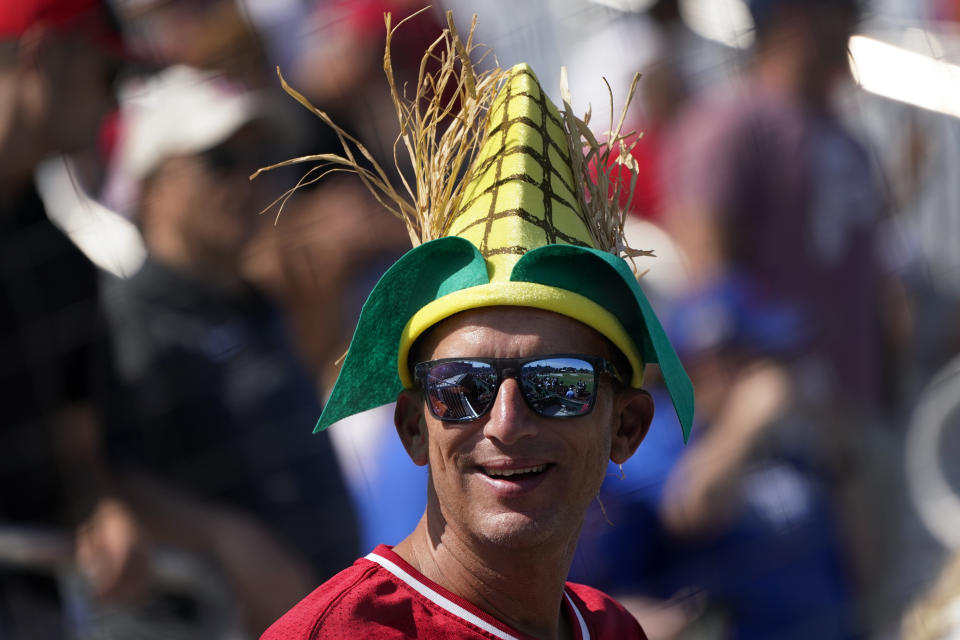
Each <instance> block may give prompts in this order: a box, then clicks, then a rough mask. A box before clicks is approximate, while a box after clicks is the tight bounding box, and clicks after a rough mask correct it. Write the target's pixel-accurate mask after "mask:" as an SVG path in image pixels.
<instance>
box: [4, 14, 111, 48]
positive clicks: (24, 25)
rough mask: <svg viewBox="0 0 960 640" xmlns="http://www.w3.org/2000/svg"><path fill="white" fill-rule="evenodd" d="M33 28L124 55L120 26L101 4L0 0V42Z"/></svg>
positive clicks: (17, 36) (16, 36)
mask: <svg viewBox="0 0 960 640" xmlns="http://www.w3.org/2000/svg"><path fill="white" fill-rule="evenodd" d="M34 25H44V26H46V27H48V28H50V29H53V30H54V31H57V32H59V33H69V34H73V35H78V36H81V37H85V38H87V39H88V40H89V41H90V42H92V43H93V44H94V45H96V46H98V47H100V48H102V49H105V50H107V51H109V52H111V53H115V54H117V55H123V56H125V55H126V48H125V47H124V43H123V36H122V33H121V31H120V26H119V24H118V23H117V20H116V18H115V16H114V15H113V12H112V11H111V10H110V8H109V7H108V6H107V4H106V2H104V1H103V0H0V38H19V37H20V36H22V35H23V34H24V32H25V31H26V30H27V29H29V28H30V27H32V26H34Z"/></svg>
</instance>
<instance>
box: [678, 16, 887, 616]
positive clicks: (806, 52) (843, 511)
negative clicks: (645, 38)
mask: <svg viewBox="0 0 960 640" xmlns="http://www.w3.org/2000/svg"><path fill="white" fill-rule="evenodd" d="M749 7H750V10H751V13H752V15H753V18H754V23H755V27H756V39H755V45H754V51H753V60H752V63H751V65H750V66H749V68H748V69H747V71H746V72H745V74H744V77H743V78H742V79H740V80H738V81H734V82H733V83H732V85H731V86H729V87H725V88H723V89H721V90H720V91H717V92H708V93H706V94H704V95H702V96H700V97H698V98H696V99H695V100H694V101H693V103H691V104H690V105H689V107H688V108H687V109H686V110H685V113H683V114H681V115H680V116H679V117H678V118H677V120H676V121H675V122H674V123H673V125H672V127H671V131H670V132H669V133H668V139H666V140H665V148H666V149H668V151H667V155H666V157H665V159H664V162H663V164H662V172H663V176H664V185H665V190H666V192H665V193H666V195H665V198H666V199H667V205H666V207H667V208H666V209H665V213H664V222H665V224H666V225H667V228H668V230H669V231H670V232H671V234H672V235H673V237H674V238H675V239H676V241H677V243H678V245H679V246H680V248H681V250H682V251H683V253H684V254H685V257H686V261H687V264H688V267H689V269H690V274H691V280H692V285H691V286H692V287H693V291H694V292H696V291H699V290H707V289H709V288H710V287H711V286H713V285H714V284H715V283H717V282H721V281H722V280H723V279H724V278H726V277H728V276H729V275H730V274H732V273H736V274H738V277H744V278H746V279H747V281H748V282H749V284H750V287H751V288H753V290H754V291H756V292H757V293H758V295H760V296H762V297H763V298H764V299H766V300H769V301H771V302H772V303H773V304H775V305H776V306H778V307H782V308H785V309H790V310H791V312H792V313H795V314H797V315H798V317H799V318H800V320H799V322H798V326H800V327H802V329H803V331H804V334H805V335H804V340H805V348H804V350H803V351H802V352H800V353H798V354H795V355H794V356H793V357H792V360H791V371H792V373H793V380H794V385H795V387H796V389H797V391H798V393H800V395H801V396H802V397H804V398H811V399H812V400H811V402H812V403H813V404H815V405H818V406H820V407H822V408H823V409H824V411H823V412H822V413H821V419H820V420H818V421H815V422H814V424H812V425H811V427H812V428H811V429H810V430H809V431H808V437H809V439H808V441H807V442H806V443H798V444H797V446H803V447H805V448H808V449H810V450H812V451H816V452H818V453H817V455H818V456H819V458H820V462H819V463H818V464H817V465H816V467H817V468H818V469H819V470H820V471H819V473H820V474H821V477H822V478H823V479H824V481H825V482H826V484H827V486H829V487H831V492H832V497H833V499H834V501H835V508H836V510H837V513H838V517H840V518H841V520H842V523H841V531H842V536H843V537H844V540H845V549H846V555H847V556H848V561H849V562H851V563H852V565H853V568H854V572H855V578H856V587H857V595H858V598H861V602H862V603H863V605H864V609H865V611H866V612H867V613H866V616H867V619H866V621H865V624H867V625H873V624H877V623H878V619H879V617H880V616H882V615H885V614H888V613H889V612H884V611H883V606H882V605H880V604H879V602H878V601H877V597H878V595H879V593H880V588H881V585H882V575H883V572H884V567H885V565H886V564H887V563H888V561H889V558H890V554H891V553H892V551H893V549H892V548H891V546H890V545H891V539H890V532H891V531H893V530H894V527H893V526H892V525H893V522H894V520H895V519H896V517H897V510H896V509H895V508H891V507H892V505H891V502H894V503H895V502H896V501H895V500H892V496H893V495H894V494H895V492H894V491H893V487H892V483H893V482H894V480H895V479H894V476H893V474H892V473H891V472H890V470H891V468H892V467H891V465H890V463H889V459H888V456H889V455H891V454H890V453H889V451H888V450H889V449H890V447H889V446H888V445H887V443H888V440H889V433H890V432H889V430H888V429H884V427H885V426H888V425H887V424H886V423H887V422H889V418H888V417H887V416H888V415H889V414H890V412H891V409H892V408H894V407H895V405H896V402H897V400H898V398H897V396H896V394H895V393H893V391H894V390H895V389H896V375H897V374H898V368H897V366H896V362H895V358H894V351H895V350H894V349H892V348H891V341H890V334H889V328H888V326H887V324H886V323H885V318H884V312H885V311H887V308H886V307H884V306H882V304H881V303H882V302H883V301H885V297H886V294H887V289H886V288H887V286H888V283H889V280H888V279H887V275H886V274H885V273H883V271H882V269H881V261H880V260H879V258H878V255H877V243H876V233H877V227H878V224H879V222H880V220H881V218H882V217H883V215H884V214H885V208H886V203H885V200H884V195H883V192H882V191H881V189H880V187H879V184H880V183H879V180H878V176H876V175H875V173H874V170H873V165H872V163H871V160H870V158H869V155H868V153H867V151H866V149H865V148H864V146H863V145H862V144H861V143H860V142H859V141H858V140H857V139H855V138H854V136H853V135H852V134H851V133H850V132H849V131H848V130H847V128H846V127H845V126H844V125H843V124H842V122H841V120H840V118H839V116H838V112H837V109H836V108H835V107H834V105H833V102H832V100H833V97H834V95H835V93H834V90H835V89H836V88H837V86H838V83H840V82H841V81H843V80H844V79H845V78H846V79H849V71H848V64H847V42H848V40H849V37H850V35H851V33H852V30H853V28H854V26H855V25H856V23H857V20H858V18H859V10H860V7H859V4H858V2H855V1H854V0H842V1H832V0H831V1H826V0H752V1H751V2H750V3H749Z"/></svg>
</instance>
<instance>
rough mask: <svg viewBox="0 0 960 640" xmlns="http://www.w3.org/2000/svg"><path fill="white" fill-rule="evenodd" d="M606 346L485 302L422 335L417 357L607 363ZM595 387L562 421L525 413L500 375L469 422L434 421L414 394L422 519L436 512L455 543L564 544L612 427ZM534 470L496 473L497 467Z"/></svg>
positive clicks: (604, 388) (598, 470)
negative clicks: (551, 357)
mask: <svg viewBox="0 0 960 640" xmlns="http://www.w3.org/2000/svg"><path fill="white" fill-rule="evenodd" d="M612 352H613V349H612V347H610V346H609V344H608V343H607V341H606V340H605V339H604V338H603V337H602V336H600V334H598V333H597V332H595V331H594V330H592V329H590V328H589V327H587V326H585V325H583V324H581V323H579V322H577V321H575V320H572V319H570V318H567V317H565V316H562V315H559V314H555V313H551V312H547V311H539V310H534V309H529V308H514V307H491V308H488V309H478V310H474V311H469V312H465V313H461V314H458V315H456V316H453V317H451V318H449V319H447V320H445V321H444V322H442V323H440V324H438V325H437V326H436V327H434V329H433V330H432V331H431V332H430V333H429V334H428V335H427V336H426V337H425V339H424V344H423V345H422V348H421V349H420V353H419V356H420V357H421V358H422V359H424V360H435V359H439V358H451V357H461V356H473V357H489V358H519V357H527V356H535V355H548V354H558V353H576V354H583V355H591V356H602V357H605V358H607V359H611V358H612V356H613V353H612ZM598 387H599V391H598V396H597V398H596V401H595V405H594V408H593V410H592V411H591V412H590V413H589V414H587V415H585V416H581V417H576V418H564V419H557V418H546V417H542V416H539V415H537V414H536V413H534V412H533V411H532V410H531V409H530V408H528V406H527V405H526V404H525V402H524V400H523V397H522V395H521V393H520V389H519V386H518V383H517V381H516V380H515V379H512V378H507V379H505V380H503V381H502V383H501V385H500V388H499V391H498V393H497V396H496V399H495V402H494V405H493V407H492V408H491V409H490V411H489V412H488V413H486V414H485V415H483V416H482V417H481V418H479V419H477V420H475V421H472V422H465V423H445V422H442V421H440V420H438V419H437V418H435V417H434V416H433V415H432V414H431V413H430V410H429V408H428V407H427V405H426V404H425V401H424V400H423V398H421V397H419V396H418V398H417V401H418V402H419V403H420V406H419V411H420V412H421V413H422V416H423V417H422V420H425V422H426V441H425V443H424V446H425V448H426V451H425V456H426V461H427V462H428V463H429V465H430V477H431V483H430V488H429V497H428V507H427V510H428V517H431V518H433V517H435V516H436V515H437V514H438V513H439V514H442V516H443V521H444V522H445V523H446V526H447V527H451V528H453V529H454V532H455V533H456V534H457V535H458V536H460V537H461V539H469V540H472V541H474V542H478V543H481V544H483V543H493V544H497V545H499V546H501V547H510V548H523V547H532V546H537V545H540V544H542V543H544V542H547V541H551V540H552V541H559V542H561V543H564V544H566V543H570V544H572V542H573V540H575V539H576V536H577V535H578V533H579V530H580V525H581V523H582V520H583V516H584V513H585V511H586V508H587V506H588V504H589V503H590V501H591V500H593V499H594V497H596V495H597V492H598V491H599V489H600V484H601V483H602V481H603V478H604V474H605V471H606V467H607V461H608V460H609V459H610V457H611V440H612V438H613V436H614V434H615V433H616V432H617V428H618V424H619V417H618V411H617V406H618V405H617V401H616V396H615V392H614V388H613V382H612V381H611V379H610V378H609V377H608V376H601V377H600V381H599V385H598ZM634 393H638V392H634ZM650 409H651V412H652V405H650ZM644 430H645V427H644ZM637 442H639V440H637ZM631 453H632V450H631ZM414 459H415V461H417V462H423V460H417V457H416V456H414ZM541 468H542V470H540V471H536V472H533V473H523V474H520V475H517V476H510V477H503V476H502V472H503V471H505V470H507V471H518V470H529V469H541ZM497 476H499V477H497Z"/></svg>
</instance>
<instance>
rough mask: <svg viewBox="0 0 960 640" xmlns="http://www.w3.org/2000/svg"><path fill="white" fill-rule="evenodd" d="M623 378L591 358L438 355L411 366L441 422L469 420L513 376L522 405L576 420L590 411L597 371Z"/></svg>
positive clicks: (486, 406) (480, 412)
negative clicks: (436, 358) (448, 356)
mask: <svg viewBox="0 0 960 640" xmlns="http://www.w3.org/2000/svg"><path fill="white" fill-rule="evenodd" d="M602 373H606V374H610V375H612V376H613V377H614V378H616V379H617V380H618V381H620V382H621V383H622V382H623V380H622V378H621V377H620V374H619V373H618V372H617V370H616V368H615V367H614V366H613V365H612V364H611V363H610V362H609V361H607V360H606V359H604V358H600V357H595V356H584V355H575V354H574V355H568V354H557V355H547V356H535V357H530V358H442V359H440V360H430V361H429V362H421V363H419V364H417V365H416V366H415V367H414V369H413V377H414V383H415V384H416V386H417V387H418V388H419V389H422V390H423V391H424V393H425V396H426V399H427V403H428V404H429V405H430V413H432V414H433V415H434V417H436V418H439V419H440V420H443V421H444V422H470V421H471V420H476V419H478V418H480V417H481V416H483V415H485V414H486V413H487V412H488V411H490V407H492V406H493V403H494V401H495V400H496V397H497V391H498V390H499V388H500V383H501V382H503V381H504V380H505V379H507V378H513V379H515V380H516V381H517V383H518V384H519V386H520V391H521V393H522V395H523V399H524V401H525V402H526V403H527V406H528V407H530V409H531V410H532V411H533V412H534V413H536V414H537V415H540V416H544V417H547V418H576V417H579V416H584V415H587V414H588V413H590V411H591V410H593V405H594V400H595V399H596V397H597V379H598V377H599V376H600V374H602Z"/></svg>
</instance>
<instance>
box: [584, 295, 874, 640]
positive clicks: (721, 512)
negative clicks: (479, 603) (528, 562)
mask: <svg viewBox="0 0 960 640" xmlns="http://www.w3.org/2000/svg"><path fill="white" fill-rule="evenodd" d="M665 306H666V311H665V315H666V318H667V321H666V327H667V330H668V333H669V334H670V336H671V339H672V340H673V342H674V344H675V345H676V347H677V350H678V353H679V354H680V356H681V357H682V358H683V360H684V363H685V364H686V366H687V368H688V371H689V372H690V377H691V380H692V382H693V384H694V388H695V389H696V390H697V419H696V421H695V423H694V428H693V431H692V433H691V438H690V442H689V444H688V445H687V447H684V446H683V442H682V440H681V439H680V438H679V437H678V434H677V433H676V428H675V425H674V424H672V422H673V420H672V419H671V416H664V415H663V414H659V417H655V418H654V422H653V424H652V425H651V430H650V433H649V435H648V436H647V438H646V439H645V441H644V445H643V447H641V448H640V450H639V451H638V453H637V454H636V455H635V456H634V457H633V458H631V459H630V460H629V461H627V462H626V463H624V465H623V466H622V469H620V470H618V469H617V468H616V467H611V468H610V469H609V470H608V473H607V478H606V479H605V480H604V484H603V486H602V487H601V490H600V495H599V497H598V498H599V499H598V502H597V503H596V504H595V505H593V506H592V507H591V511H590V512H588V514H587V520H586V522H585V524H584V532H583V535H582V536H581V539H580V546H579V548H578V554H577V557H576V558H575V560H574V564H573V570H572V578H571V579H573V580H578V581H584V582H588V583H589V584H596V585H598V586H600V587H601V588H603V589H605V590H606V591H608V592H610V593H612V594H614V595H615V597H617V598H618V600H620V601H621V602H623V603H624V605H625V606H627V607H628V608H629V609H630V610H631V611H632V612H633V613H634V615H636V616H637V619H638V620H640V622H641V624H642V625H643V627H644V629H645V630H646V631H647V634H648V636H649V637H650V638H675V637H729V638H755V639H758V640H759V639H762V638H850V637H854V636H855V635H856V615H855V609H856V607H855V604H856V603H855V602H854V601H853V593H852V591H851V580H850V576H849V574H848V568H847V566H846V563H845V561H844V555H843V553H844V552H843V549H842V547H841V545H840V537H839V531H838V527H837V522H836V517H835V515H834V513H833V511H832V507H831V503H830V499H829V487H827V486H825V483H824V480H823V478H822V477H820V473H819V470H818V469H817V468H816V465H817V463H818V460H817V459H816V457H811V456H810V452H809V451H806V450H805V449H804V447H803V446H798V442H800V443H802V442H803V440H804V437H803V436H802V434H803V433H804V432H805V431H809V430H810V429H813V428H816V425H817V421H818V420H819V419H820V416H819V414H818V412H817V411H816V410H815V409H814V408H812V407H810V406H808V399H806V398H804V397H802V395H801V394H800V393H799V390H798V387H797V385H796V384H795V372H793V371H791V364H790V363H791V361H792V358H793V356H794V355H795V354H796V353H797V352H798V351H799V350H800V349H802V348H803V343H804V334H805V332H804V330H803V328H802V326H800V325H799V324H798V318H797V317H796V315H795V314H793V313H791V312H790V310H789V309H783V308H777V307H776V306H775V305H772V304H770V303H769V302H768V301H766V300H763V299H762V297H761V296H759V295H757V293H756V292H755V291H753V290H752V289H751V287H750V286H749V284H748V283H747V282H746V281H744V280H742V279H737V278H733V277H731V278H729V279H726V280H724V281H723V282H721V283H718V284H717V285H716V286H714V287H712V288H711V289H709V290H706V291H700V292H698V293H696V294H693V295H691V296H689V297H687V298H681V299H675V300H672V301H670V303H668V304H666V305H665ZM653 394H654V398H655V401H657V400H659V399H660V397H661V395H662V391H661V390H659V389H656V388H654V391H653Z"/></svg>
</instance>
